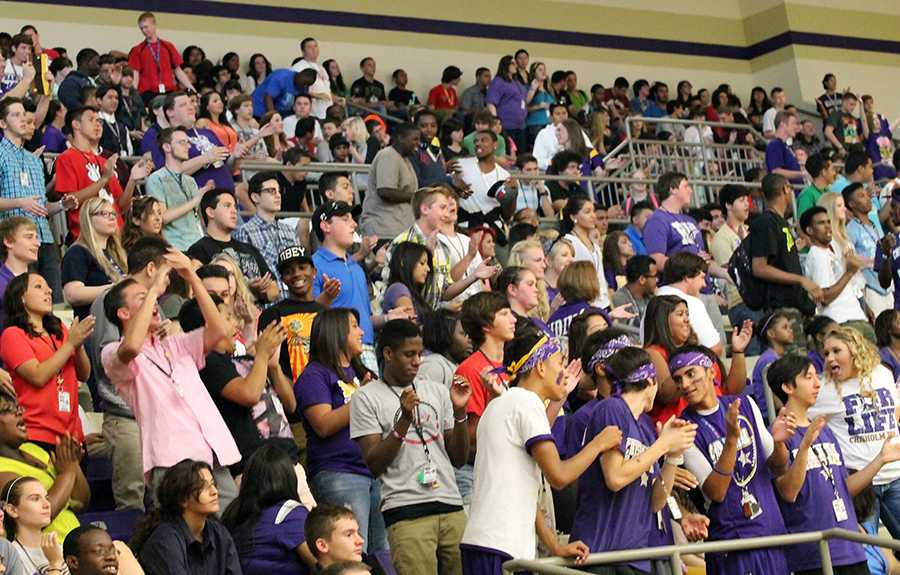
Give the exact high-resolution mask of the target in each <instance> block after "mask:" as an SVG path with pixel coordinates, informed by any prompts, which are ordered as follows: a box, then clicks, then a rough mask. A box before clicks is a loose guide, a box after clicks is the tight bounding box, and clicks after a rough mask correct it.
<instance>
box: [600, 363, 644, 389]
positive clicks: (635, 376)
mask: <svg viewBox="0 0 900 575" xmlns="http://www.w3.org/2000/svg"><path fill="white" fill-rule="evenodd" d="M606 371H607V373H609V374H610V375H612V379H613V383H614V386H615V387H621V385H622V384H623V383H639V382H641V381H644V380H645V379H655V378H656V368H655V367H653V364H652V363H649V362H648V363H645V364H643V365H641V366H640V367H638V368H637V369H635V370H634V371H632V372H631V373H629V374H628V375H627V376H626V377H619V376H618V375H616V374H614V373H612V372H610V371H609V368H608V367H607V368H606Z"/></svg>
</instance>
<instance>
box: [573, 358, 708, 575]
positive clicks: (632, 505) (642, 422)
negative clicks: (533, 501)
mask: <svg viewBox="0 0 900 575" xmlns="http://www.w3.org/2000/svg"><path fill="white" fill-rule="evenodd" d="M601 349H603V348H601ZM601 355H603V353H601ZM599 361H603V360H602V359H600V360H599ZM595 367H596V366H595ZM604 370H605V372H606V375H607V377H608V378H609V379H610V380H611V381H612V382H613V390H614V391H613V395H612V396H611V397H609V398H608V399H605V400H603V401H601V402H600V403H599V404H598V405H597V406H596V408H595V409H594V412H593V414H592V415H591V419H590V422H589V423H588V426H587V432H586V435H585V438H591V437H594V436H595V435H596V434H597V433H598V432H599V431H600V430H602V429H607V428H608V426H612V425H614V426H617V427H618V428H619V429H621V430H622V440H621V442H620V443H619V444H618V445H617V449H611V450H609V451H607V452H606V453H604V454H603V455H602V457H601V458H600V459H598V460H596V461H595V462H593V463H592V464H591V466H590V467H588V469H587V471H586V472H585V473H584V475H582V476H581V479H579V480H578V505H577V509H576V512H575V525H574V527H573V529H572V535H571V537H572V539H581V540H583V541H584V542H585V543H587V544H588V545H589V546H590V550H591V552H594V553H596V552H600V551H610V550H614V549H639V548H642V547H647V546H648V544H649V541H650V535H651V532H652V530H653V525H654V522H655V521H654V520H655V519H656V515H655V514H656V513H657V512H658V511H660V510H661V509H662V508H663V507H664V506H665V505H666V504H667V500H668V498H669V496H670V495H671V492H672V486H673V485H674V481H675V468H676V467H677V466H678V465H680V464H681V463H682V460H683V457H682V455H683V453H684V451H685V450H686V449H688V448H689V447H690V446H691V445H693V443H694V436H695V435H696V433H697V426H696V425H695V424H693V423H688V422H686V421H684V420H682V419H679V418H677V417H673V418H671V419H670V420H669V421H667V422H666V424H665V425H664V426H660V427H659V428H658V429H659V434H658V437H657V428H655V427H654V425H653V422H652V420H651V419H650V418H649V417H647V415H646V414H647V412H648V411H650V409H651V408H652V407H653V400H654V398H655V397H656V391H657V383H656V369H655V368H654V367H653V363H652V362H651V361H650V356H649V355H647V352H646V351H644V350H643V349H640V348H637V347H623V348H622V349H619V350H618V351H616V352H615V353H613V355H612V356H611V357H610V358H609V361H608V363H606V364H605V367H604ZM663 457H665V462H664V463H663V464H662V465H660V464H659V460H660V459H662V458H663ZM649 571H650V561H649V560H644V561H633V562H630V563H628V564H627V565H616V566H613V565H609V566H598V567H593V568H592V569H591V572H593V573H601V574H604V575H607V574H608V575H612V574H614V573H635V572H636V573H646V572H649Z"/></svg>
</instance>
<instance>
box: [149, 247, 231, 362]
mask: <svg viewBox="0 0 900 575" xmlns="http://www.w3.org/2000/svg"><path fill="white" fill-rule="evenodd" d="M165 258H166V262H167V263H168V264H169V265H170V266H172V269H174V270H175V271H176V272H177V273H178V275H179V276H181V278H182V279H184V281H185V283H187V284H188V285H189V286H190V287H191V289H192V290H193V292H194V299H196V300H197V304H198V306H199V307H200V313H201V314H203V320H204V321H205V323H206V329H205V330H204V332H203V352H204V353H209V352H210V351H211V350H212V349H213V348H214V347H215V346H216V344H217V343H219V340H221V339H225V338H231V337H232V336H233V335H234V334H233V333H231V329H230V326H229V325H228V322H226V321H225V319H224V318H223V317H222V314H220V313H219V310H218V309H217V308H216V304H215V302H213V300H212V298H211V297H210V295H209V292H208V291H206V287H205V286H204V285H203V282H202V281H201V280H200V278H199V277H198V276H197V272H196V271H194V265H193V264H192V263H191V260H190V258H189V257H187V256H186V255H185V254H184V253H183V252H180V251H178V250H176V249H174V248H169V251H168V252H166V255H165Z"/></svg>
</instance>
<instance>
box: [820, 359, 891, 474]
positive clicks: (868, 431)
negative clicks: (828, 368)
mask: <svg viewBox="0 0 900 575" xmlns="http://www.w3.org/2000/svg"><path fill="white" fill-rule="evenodd" d="M870 383H871V388H872V390H873V392H874V397H863V396H862V395H860V393H859V391H860V387H859V379H858V378H855V379H848V380H847V381H845V382H843V383H841V384H840V385H841V387H840V392H838V388H837V386H836V385H835V383H834V382H833V381H831V380H830V379H826V381H824V382H823V384H822V389H821V390H820V391H819V398H818V400H816V404H815V405H814V406H812V407H811V408H810V409H809V418H810V419H813V418H815V417H817V416H819V415H824V416H825V420H826V423H828V427H830V428H831V431H832V432H833V433H834V436H835V437H837V440H838V445H840V446H841V452H842V453H843V454H844V463H845V464H846V466H847V469H862V468H863V467H865V466H866V465H868V464H869V463H871V462H872V460H873V459H875V457H876V456H877V455H878V454H879V453H880V452H881V447H882V445H883V444H884V440H885V439H887V438H889V437H891V436H896V435H897V385H896V383H895V382H894V376H893V375H892V374H891V372H890V371H889V370H888V369H887V368H886V367H884V366H883V365H880V364H879V365H877V366H875V369H874V370H873V371H872V375H871V378H870ZM898 478H900V461H895V462H894V463H889V464H887V465H885V466H884V467H882V468H881V471H879V472H878V474H877V475H875V479H873V480H872V483H873V484H874V485H884V484H886V483H890V482H891V481H894V480H895V479H898Z"/></svg>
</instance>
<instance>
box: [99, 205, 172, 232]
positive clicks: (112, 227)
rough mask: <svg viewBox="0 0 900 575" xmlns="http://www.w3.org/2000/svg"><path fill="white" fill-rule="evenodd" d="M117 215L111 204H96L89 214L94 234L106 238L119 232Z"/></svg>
mask: <svg viewBox="0 0 900 575" xmlns="http://www.w3.org/2000/svg"><path fill="white" fill-rule="evenodd" d="M117 215H118V213H117V212H116V209H115V208H114V207H113V206H112V204H111V203H109V202H101V203H100V204H97V207H96V208H94V211H93V212H91V225H92V227H93V228H94V233H95V234H97V235H98V236H102V237H107V238H108V237H110V236H112V235H114V234H115V233H116V232H117V231H118V230H119V223H118V219H117V218H116V216H117ZM161 217H162V216H160V218H161Z"/></svg>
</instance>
